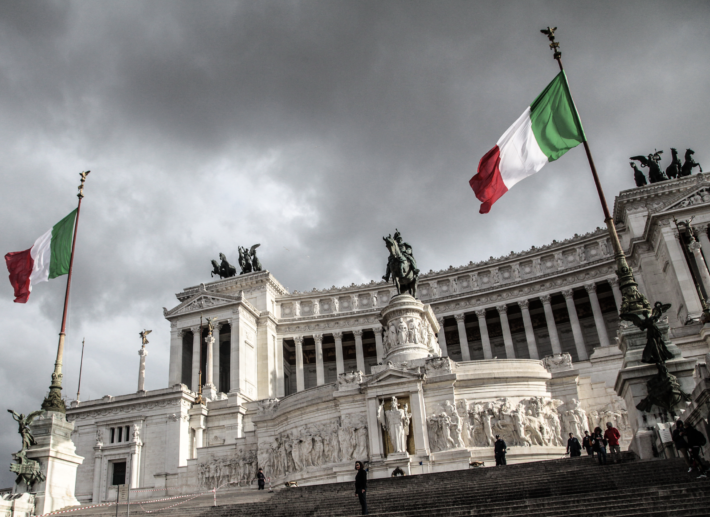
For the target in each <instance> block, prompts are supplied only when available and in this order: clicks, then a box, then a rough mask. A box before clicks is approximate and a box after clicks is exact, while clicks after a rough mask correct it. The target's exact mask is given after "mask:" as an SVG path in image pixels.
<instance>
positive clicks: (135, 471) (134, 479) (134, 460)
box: [129, 445, 140, 488]
mask: <svg viewBox="0 0 710 517" xmlns="http://www.w3.org/2000/svg"><path fill="white" fill-rule="evenodd" d="M131 448H132V449H133V450H132V451H131V465H130V471H129V473H130V483H131V488H138V477H139V475H140V445H133V446H132V447H131Z"/></svg>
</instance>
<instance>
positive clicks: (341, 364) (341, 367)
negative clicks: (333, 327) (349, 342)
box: [333, 332, 345, 375]
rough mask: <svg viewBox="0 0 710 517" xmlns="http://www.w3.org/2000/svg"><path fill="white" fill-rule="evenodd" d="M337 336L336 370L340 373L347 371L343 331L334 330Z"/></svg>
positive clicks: (335, 336) (334, 334)
mask: <svg viewBox="0 0 710 517" xmlns="http://www.w3.org/2000/svg"><path fill="white" fill-rule="evenodd" d="M333 337H334V338H335V370H336V372H337V373H338V375H340V374H341V373H345V361H344V360H343V333H342V332H333Z"/></svg>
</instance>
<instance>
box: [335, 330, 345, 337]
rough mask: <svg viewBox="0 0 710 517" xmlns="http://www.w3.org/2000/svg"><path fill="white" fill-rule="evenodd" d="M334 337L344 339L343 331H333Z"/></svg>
mask: <svg viewBox="0 0 710 517" xmlns="http://www.w3.org/2000/svg"><path fill="white" fill-rule="evenodd" d="M333 337H334V338H335V339H343V333H342V331H340V330H338V331H336V332H333Z"/></svg>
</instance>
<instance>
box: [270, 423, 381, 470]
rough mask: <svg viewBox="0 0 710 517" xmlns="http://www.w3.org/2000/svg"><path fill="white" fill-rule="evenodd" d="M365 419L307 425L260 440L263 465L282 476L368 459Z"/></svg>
mask: <svg viewBox="0 0 710 517" xmlns="http://www.w3.org/2000/svg"><path fill="white" fill-rule="evenodd" d="M363 420H364V415H363V418H362V419H357V418H356V419H354V420H352V421H346V422H339V419H334V420H331V421H329V422H325V423H320V424H311V425H303V426H299V427H296V428H295V429H291V430H289V431H287V432H284V433H280V434H279V435H278V436H277V437H276V439H275V440H274V441H273V442H262V443H260V444H259V452H258V462H259V467H261V468H263V469H264V472H266V473H269V474H267V475H271V476H272V477H275V478H279V477H283V476H285V475H287V474H290V473H293V472H301V471H303V470H306V469H307V468H308V467H319V466H321V465H326V464H329V463H340V462H342V461H351V460H361V461H364V460H366V459H367V455H368V444H367V441H368V434H367V426H366V425H365V424H364V423H363Z"/></svg>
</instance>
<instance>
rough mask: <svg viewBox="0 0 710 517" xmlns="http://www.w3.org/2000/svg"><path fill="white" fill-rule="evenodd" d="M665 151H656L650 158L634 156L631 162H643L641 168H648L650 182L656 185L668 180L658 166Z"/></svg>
mask: <svg viewBox="0 0 710 517" xmlns="http://www.w3.org/2000/svg"><path fill="white" fill-rule="evenodd" d="M662 152H663V151H655V152H653V153H652V154H649V155H648V156H641V155H639V156H632V157H631V158H630V159H631V160H636V161H638V162H641V167H648V180H649V181H650V182H651V183H656V182H658V181H665V180H667V179H668V178H666V175H665V174H664V173H663V171H662V170H661V167H660V166H659V165H658V163H659V162H660V161H661V153H662Z"/></svg>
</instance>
